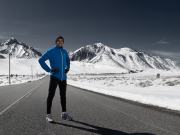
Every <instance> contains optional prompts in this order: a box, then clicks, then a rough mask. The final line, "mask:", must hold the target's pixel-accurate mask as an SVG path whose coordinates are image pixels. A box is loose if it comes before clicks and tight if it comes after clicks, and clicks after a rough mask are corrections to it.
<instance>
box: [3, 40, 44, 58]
mask: <svg viewBox="0 0 180 135" xmlns="http://www.w3.org/2000/svg"><path fill="white" fill-rule="evenodd" d="M10 52H11V53H12V56H13V57H16V58H38V57H39V56H41V55H42V54H41V53H40V52H39V51H37V50H35V49H34V48H33V47H31V46H29V45H26V44H25V43H23V42H18V41H17V39H15V38H14V37H11V38H9V39H8V40H6V41H5V42H4V43H2V44H1V46H0V55H3V56H5V57H7V54H9V53H10Z"/></svg>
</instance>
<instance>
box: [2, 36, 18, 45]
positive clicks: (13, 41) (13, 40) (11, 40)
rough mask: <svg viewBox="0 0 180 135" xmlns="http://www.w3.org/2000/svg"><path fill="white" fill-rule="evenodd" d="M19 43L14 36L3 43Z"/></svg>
mask: <svg viewBox="0 0 180 135" xmlns="http://www.w3.org/2000/svg"><path fill="white" fill-rule="evenodd" d="M14 43H15V44H19V42H18V41H17V39H15V38H14V37H11V38H10V39H8V40H6V41H5V42H4V43H3V44H6V45H11V44H14Z"/></svg>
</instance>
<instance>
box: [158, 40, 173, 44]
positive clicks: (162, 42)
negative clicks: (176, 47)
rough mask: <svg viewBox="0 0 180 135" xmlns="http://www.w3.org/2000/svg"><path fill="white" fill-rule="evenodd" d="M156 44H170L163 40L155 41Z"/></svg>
mask: <svg viewBox="0 0 180 135" xmlns="http://www.w3.org/2000/svg"><path fill="white" fill-rule="evenodd" d="M156 44H158V45H168V44H170V42H168V41H166V40H165V39H161V40H159V41H157V42H156Z"/></svg>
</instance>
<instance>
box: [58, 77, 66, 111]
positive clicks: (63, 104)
mask: <svg viewBox="0 0 180 135" xmlns="http://www.w3.org/2000/svg"><path fill="white" fill-rule="evenodd" d="M66 86H67V82H66V80H62V81H59V90H60V91H59V92H60V100H61V107H62V112H66Z"/></svg>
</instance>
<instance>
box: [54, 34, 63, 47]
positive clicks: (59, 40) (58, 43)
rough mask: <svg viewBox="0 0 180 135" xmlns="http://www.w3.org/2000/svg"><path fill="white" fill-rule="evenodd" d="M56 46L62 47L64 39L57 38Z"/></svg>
mask: <svg viewBox="0 0 180 135" xmlns="http://www.w3.org/2000/svg"><path fill="white" fill-rule="evenodd" d="M55 43H56V45H57V46H58V47H63V44H64V38H63V37H62V36H58V37H57V38H56V41H55Z"/></svg>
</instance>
